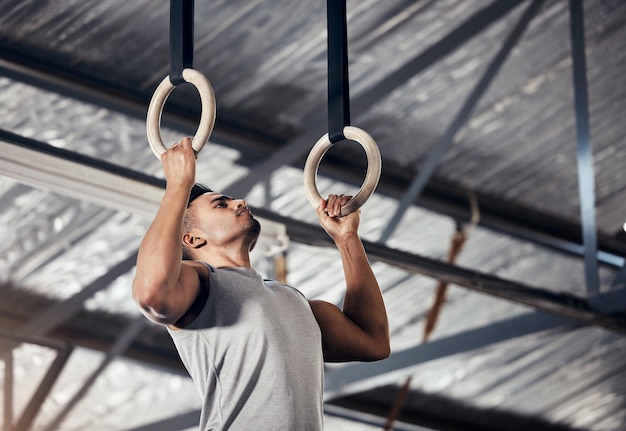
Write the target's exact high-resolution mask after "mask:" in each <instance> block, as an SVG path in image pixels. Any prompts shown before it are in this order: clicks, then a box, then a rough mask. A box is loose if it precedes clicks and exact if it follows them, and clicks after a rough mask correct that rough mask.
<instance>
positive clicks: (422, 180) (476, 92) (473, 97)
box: [378, 0, 543, 243]
mask: <svg viewBox="0 0 626 431" xmlns="http://www.w3.org/2000/svg"><path fill="white" fill-rule="evenodd" d="M542 4H543V0H533V2H531V4H530V6H528V8H527V9H526V11H525V12H524V14H523V15H522V17H521V18H520V19H519V21H518V23H517V25H516V26H515V27H514V28H513V30H512V31H511V33H510V34H509V36H508V37H507V38H506V40H505V41H504V43H503V44H502V47H501V48H500V50H499V51H498V52H497V53H496V55H495V57H494V58H493V60H492V61H491V63H490V64H489V66H487V69H486V70H485V73H484V74H483V76H482V77H481V78H480V79H479V80H478V82H477V83H476V85H475V86H474V88H473V89H472V91H471V93H470V95H469V96H468V98H467V99H466V101H465V103H464V104H463V106H462V107H461V109H460V110H459V112H458V114H457V115H456V117H455V118H454V120H453V121H452V123H451V124H450V127H448V129H447V130H446V133H445V134H444V136H443V138H442V140H441V142H439V144H437V145H435V147H434V148H433V149H432V150H431V151H430V152H429V154H428V158H427V159H426V161H425V162H424V164H423V166H422V168H421V169H420V171H419V174H418V175H416V176H415V177H414V179H413V180H412V181H411V183H410V185H409V187H408V189H407V191H406V192H405V193H404V195H403V196H402V199H400V203H399V206H398V208H397V209H396V211H395V213H394V214H393V216H392V217H391V220H390V221H389V223H387V226H386V227H385V229H384V230H383V233H382V234H381V236H380V238H379V239H378V241H379V242H381V243H384V242H387V240H388V239H389V237H390V236H391V235H392V233H393V232H394V231H395V229H396V227H397V226H398V224H399V223H400V221H401V220H402V217H403V216H404V214H405V212H406V211H407V210H408V209H409V207H411V205H413V204H414V203H415V202H416V201H417V200H418V199H419V196H420V195H421V194H422V191H423V190H424V187H426V184H427V183H428V181H430V179H431V178H432V176H433V174H434V173H435V170H436V169H437V167H438V166H439V163H440V162H441V159H442V158H443V156H444V155H445V154H446V152H447V151H448V149H449V148H450V147H451V146H452V143H453V142H454V138H455V136H456V135H457V133H458V132H459V130H461V127H463V126H464V125H465V123H466V122H467V120H468V119H469V118H470V115H471V114H472V112H474V108H475V107H476V105H477V104H478V102H479V101H480V99H482V97H483V95H484V94H485V92H486V91H487V89H488V88H489V85H491V82H492V81H493V79H494V78H495V77H496V75H497V74H498V72H499V71H500V68H501V67H502V65H503V64H504V62H505V61H506V59H507V58H508V57H509V54H510V53H511V51H512V50H513V48H514V47H515V46H516V45H517V42H518V41H519V40H520V38H521V37H522V35H523V34H524V32H525V31H526V28H527V27H528V24H530V21H531V20H532V19H533V18H534V17H535V15H537V12H539V8H540V7H541V5H542Z"/></svg>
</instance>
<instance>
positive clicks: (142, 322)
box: [45, 316, 148, 431]
mask: <svg viewBox="0 0 626 431" xmlns="http://www.w3.org/2000/svg"><path fill="white" fill-rule="evenodd" d="M147 323H148V322H147V319H146V318H145V317H143V316H140V317H137V318H136V319H135V320H134V321H132V322H131V323H130V324H129V325H128V326H127V327H126V329H125V330H124V332H122V333H121V334H120V335H119V336H118V338H117V340H115V342H114V343H113V345H112V346H111V348H110V349H109V351H108V352H107V354H106V356H105V357H104V359H103V360H102V361H100V364H99V365H98V367H97V368H96V369H95V370H94V371H93V372H92V373H91V374H90V375H89V377H87V379H85V381H84V382H83V385H82V386H81V387H80V388H79V389H78V391H76V393H75V394H74V396H73V397H72V398H71V399H70V400H69V401H67V402H66V403H65V404H64V406H63V408H62V409H61V411H60V412H59V413H58V414H57V415H56V417H55V418H54V419H53V420H52V421H50V423H49V424H48V425H47V426H46V428H45V431H55V430H57V429H59V425H61V423H62V422H63V420H65V418H66V417H67V415H68V414H69V413H70V412H71V411H72V410H73V409H74V407H76V405H77V404H78V402H79V401H80V400H82V399H83V397H84V396H85V395H86V394H87V392H89V389H90V388H91V387H92V386H93V384H94V383H95V382H96V380H97V379H98V377H100V375H101V374H102V373H103V372H104V370H106V368H107V367H108V366H109V365H110V364H111V362H112V361H113V360H114V359H115V358H116V357H118V356H119V355H121V354H122V353H123V352H124V351H125V350H126V349H127V348H128V346H130V344H131V343H132V342H133V341H134V340H135V338H137V336H138V335H139V333H140V332H141V330H142V329H143V328H144V327H145V326H146V324H147Z"/></svg>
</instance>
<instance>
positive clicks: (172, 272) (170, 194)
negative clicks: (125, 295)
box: [133, 185, 189, 295]
mask: <svg viewBox="0 0 626 431" xmlns="http://www.w3.org/2000/svg"><path fill="white" fill-rule="evenodd" d="M188 196H189V188H188V187H186V186H170V185H168V187H167V188H166V190H165V194H164V195H163V199H162V200H161V205H160V206H159V210H158V212H157V214H156V216H155V218H154V220H153V222H152V224H151V225H150V228H149V229H148V231H147V232H146V235H145V236H144V238H143V241H142V242H141V246H140V247H139V254H138V256H137V273H136V276H135V280H136V283H134V286H133V287H134V289H143V290H146V289H161V290H162V289H173V288H174V287H175V285H176V282H177V281H178V276H179V273H180V268H181V255H182V243H181V239H182V229H183V216H184V213H185V209H186V206H187V199H188ZM135 293H136V294H137V293H139V294H141V293H144V294H148V295H150V294H151V293H152V292H135ZM161 293H166V292H161Z"/></svg>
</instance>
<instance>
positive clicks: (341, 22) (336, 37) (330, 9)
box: [326, 0, 350, 144]
mask: <svg viewBox="0 0 626 431" xmlns="http://www.w3.org/2000/svg"><path fill="white" fill-rule="evenodd" d="M326 14H327V25H328V137H329V139H330V142H332V143H333V144H335V143H337V142H339V141H342V140H344V139H345V137H344V136H343V128H344V126H348V125H350V94H349V93H350V91H349V88H350V87H349V80H348V31H347V24H346V2H345V0H327V2H326Z"/></svg>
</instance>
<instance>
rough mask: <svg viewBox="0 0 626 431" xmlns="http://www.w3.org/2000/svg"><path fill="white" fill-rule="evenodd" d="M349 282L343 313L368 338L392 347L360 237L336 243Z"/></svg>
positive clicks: (378, 291)
mask: <svg viewBox="0 0 626 431" xmlns="http://www.w3.org/2000/svg"><path fill="white" fill-rule="evenodd" d="M335 243H336V245H337V249H338V250H339V253H340V255H341V259H342V263H343V269H344V274H345V279H346V293H345V297H344V303H343V313H344V314H345V315H346V316H348V317H349V318H350V319H351V320H352V321H353V322H354V323H356V324H357V325H358V326H359V327H360V328H361V329H362V330H363V332H365V333H366V334H367V335H368V336H370V337H372V338H373V339H375V340H377V341H378V342H381V343H383V342H384V343H387V344H388V343H389V324H388V321H387V312H386V310H385V303H384V301H383V296H382V293H381V291H380V287H379V285H378V281H377V280H376V277H375V275H374V272H373V271H372V268H371V266H370V264H369V261H368V259H367V255H366V253H365V248H364V247H363V243H362V242H361V240H360V238H359V237H358V234H357V233H353V234H349V235H346V236H345V237H342V238H341V239H338V240H337V241H335Z"/></svg>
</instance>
